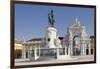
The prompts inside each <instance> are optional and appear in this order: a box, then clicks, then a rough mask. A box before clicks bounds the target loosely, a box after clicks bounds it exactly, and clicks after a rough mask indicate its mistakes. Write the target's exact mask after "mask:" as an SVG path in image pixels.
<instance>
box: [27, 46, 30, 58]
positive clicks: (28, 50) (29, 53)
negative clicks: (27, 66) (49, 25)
mask: <svg viewBox="0 0 100 69" xmlns="http://www.w3.org/2000/svg"><path fill="white" fill-rule="evenodd" d="M27 52H28V58H29V57H30V47H28V50H27Z"/></svg>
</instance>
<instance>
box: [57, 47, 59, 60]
mask: <svg viewBox="0 0 100 69" xmlns="http://www.w3.org/2000/svg"><path fill="white" fill-rule="evenodd" d="M56 49H57V58H58V57H59V48H56Z"/></svg>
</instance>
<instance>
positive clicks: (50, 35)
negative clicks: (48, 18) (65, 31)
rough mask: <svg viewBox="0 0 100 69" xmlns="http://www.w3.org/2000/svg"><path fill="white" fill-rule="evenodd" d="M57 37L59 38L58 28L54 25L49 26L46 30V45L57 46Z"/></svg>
mask: <svg viewBox="0 0 100 69" xmlns="http://www.w3.org/2000/svg"><path fill="white" fill-rule="evenodd" d="M55 39H57V30H56V29H55V28H54V27H48V28H47V31H46V47H47V48H56V46H55V43H54V41H55Z"/></svg>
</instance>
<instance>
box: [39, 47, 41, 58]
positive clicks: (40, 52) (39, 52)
mask: <svg viewBox="0 0 100 69" xmlns="http://www.w3.org/2000/svg"><path fill="white" fill-rule="evenodd" d="M40 55H41V48H40V47H39V56H40Z"/></svg>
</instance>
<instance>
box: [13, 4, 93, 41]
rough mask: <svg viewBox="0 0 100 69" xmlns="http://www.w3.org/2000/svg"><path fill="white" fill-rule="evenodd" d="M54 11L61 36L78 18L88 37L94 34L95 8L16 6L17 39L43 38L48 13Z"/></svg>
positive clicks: (56, 25)
mask: <svg viewBox="0 0 100 69" xmlns="http://www.w3.org/2000/svg"><path fill="white" fill-rule="evenodd" d="M50 10H53V11H54V16H55V27H56V28H57V30H58V35H59V36H65V34H66V33H67V27H68V26H70V25H71V24H73V23H74V21H75V19H76V18H78V20H79V21H80V24H81V25H83V26H86V29H87V33H88V35H89V36H90V35H93V33H94V8H79V7H64V6H62V7H60V6H45V5H30V4H16V5H15V38H16V39H18V40H23V39H25V40H28V39H31V38H37V37H43V36H44V33H45V31H46V28H47V27H48V26H49V25H48V13H49V12H50Z"/></svg>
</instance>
